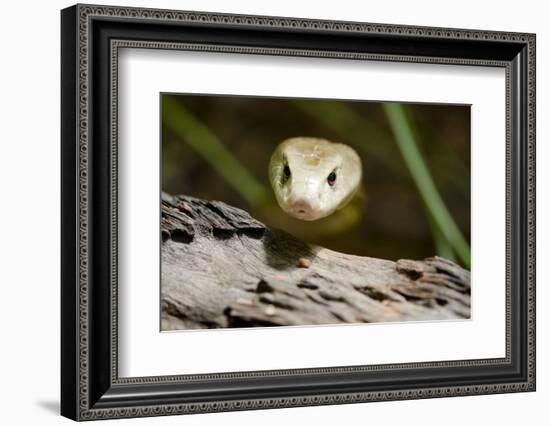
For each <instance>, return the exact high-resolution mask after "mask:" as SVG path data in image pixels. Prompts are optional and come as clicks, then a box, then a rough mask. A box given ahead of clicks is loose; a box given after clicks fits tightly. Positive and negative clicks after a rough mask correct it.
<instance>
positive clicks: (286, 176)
mask: <svg viewBox="0 0 550 426" xmlns="http://www.w3.org/2000/svg"><path fill="white" fill-rule="evenodd" d="M290 174H291V173H290V167H288V164H285V167H284V168H283V176H282V182H283V183H285V182H286V181H287V180H288V179H289V178H290Z"/></svg>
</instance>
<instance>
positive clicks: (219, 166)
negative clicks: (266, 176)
mask: <svg viewBox="0 0 550 426" xmlns="http://www.w3.org/2000/svg"><path fill="white" fill-rule="evenodd" d="M162 117H163V123H164V125H165V126H166V127H168V128H169V129H170V130H172V131H173V132H174V133H175V134H176V135H178V136H179V137H180V138H182V139H183V140H184V141H185V142H187V144H189V146H190V147H191V148H192V149H193V150H194V151H195V152H196V153H197V154H199V155H200V156H201V157H202V158H203V159H204V160H205V161H206V162H207V163H208V164H209V165H210V167H212V169H214V170H215V171H216V172H217V173H218V174H219V175H220V176H221V177H222V178H224V179H225V180H226V181H227V182H228V183H229V184H230V185H231V186H232V187H233V188H234V189H235V190H236V191H237V192H238V193H239V194H240V195H241V196H242V197H243V198H244V199H245V200H246V201H247V202H248V203H249V204H250V205H251V206H254V207H257V206H259V205H261V204H263V203H264V202H265V200H266V199H267V191H266V188H265V187H264V185H262V184H261V183H260V182H258V180H257V179H256V177H255V176H254V175H252V174H251V173H250V172H249V171H248V169H247V168H246V167H245V166H243V165H242V163H241V162H240V161H239V160H238V159H237V157H235V156H234V155H233V154H232V153H231V152H230V151H229V150H228V149H227V148H226V147H225V146H224V145H223V144H222V143H221V142H220V140H219V139H218V137H217V136H216V135H215V134H214V133H213V132H212V131H211V130H210V129H209V128H208V127H207V126H206V125H204V124H203V123H202V122H201V121H200V120H199V119H197V118H196V117H195V116H194V115H193V114H192V113H191V112H190V111H189V110H188V109H187V108H185V107H184V106H183V105H182V104H181V103H180V102H178V101H177V100H176V99H175V98H173V97H171V96H166V95H165V96H163V99H162Z"/></svg>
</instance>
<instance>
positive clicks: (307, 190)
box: [269, 137, 361, 220]
mask: <svg viewBox="0 0 550 426" xmlns="http://www.w3.org/2000/svg"><path fill="white" fill-rule="evenodd" d="M269 179H270V181H271V186H272V187H273V191H274V192H275V197H276V199H277V202H278V203H279V206H281V208H282V209H283V210H284V211H285V212H286V213H288V214H290V215H291V216H294V217H296V218H298V219H302V220H317V219H321V218H323V217H326V216H328V215H330V214H331V213H333V212H334V211H336V210H338V209H340V208H342V207H344V206H345V205H346V204H347V203H348V202H349V201H350V200H351V198H352V197H353V195H354V194H355V192H356V191H357V188H358V187H359V184H360V182H361V160H360V159H359V156H358V155H357V153H356V152H355V151H354V150H353V149H352V148H350V147H349V146H347V145H344V144H339V143H333V142H330V141H328V140H325V139H318V138H306V137H296V138H291V139H287V140H285V141H283V142H281V144H279V146H278V147H277V148H276V149H275V151H274V153H273V155H272V157H271V161H270V163H269Z"/></svg>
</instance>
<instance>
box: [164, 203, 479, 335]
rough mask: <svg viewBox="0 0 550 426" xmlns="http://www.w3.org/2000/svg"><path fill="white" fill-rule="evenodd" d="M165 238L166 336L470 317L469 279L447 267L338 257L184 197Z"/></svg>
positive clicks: (435, 262)
mask: <svg viewBox="0 0 550 426" xmlns="http://www.w3.org/2000/svg"><path fill="white" fill-rule="evenodd" d="M161 231H162V267H161V270H162V274H161V276H162V285H161V305H162V329H163V330H177V329H191V328H220V327H256V326H277V325H312V324H335V323H355V322H366V323H367V322H368V323H370V322H382V321H427V320H445V319H457V318H459V319H460V318H469V317H470V272H469V271H467V270H464V269H463V268H461V267H460V266H458V265H456V264H454V263H453V262H451V261H449V260H446V259H443V258H440V257H432V258H428V259H424V260H398V261H397V262H393V261H390V260H383V259H375V258H370V257H360V256H353V255H349V254H344V253H339V252H335V251H332V250H328V249H326V248H322V247H318V246H314V245H311V244H308V243H305V242H303V241H300V240H298V239H296V238H294V237H293V236H291V235H289V234H288V233H286V232H283V231H280V230H277V229H272V228H269V227H268V226H266V225H264V224H263V223H261V222H259V221H257V220H255V219H253V218H252V217H251V216H250V215H249V214H248V213H247V212H245V211H243V210H240V209H237V208H235V207H232V206H229V205H227V204H225V203H223V202H219V201H205V200H200V199H197V198H193V197H189V196H183V195H182V196H175V197H173V196H170V195H167V194H163V199H162V220H161Z"/></svg>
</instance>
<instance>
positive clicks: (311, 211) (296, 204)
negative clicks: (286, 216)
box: [289, 199, 319, 220]
mask: <svg viewBox="0 0 550 426" xmlns="http://www.w3.org/2000/svg"><path fill="white" fill-rule="evenodd" d="M289 208H290V210H291V212H292V213H293V214H294V216H296V217H299V218H301V219H306V220H307V219H312V218H314V217H316V216H317V211H318V210H319V206H318V205H317V204H316V203H314V202H313V201H312V200H308V199H298V200H295V201H293V202H292V203H291V204H290V205H289Z"/></svg>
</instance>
